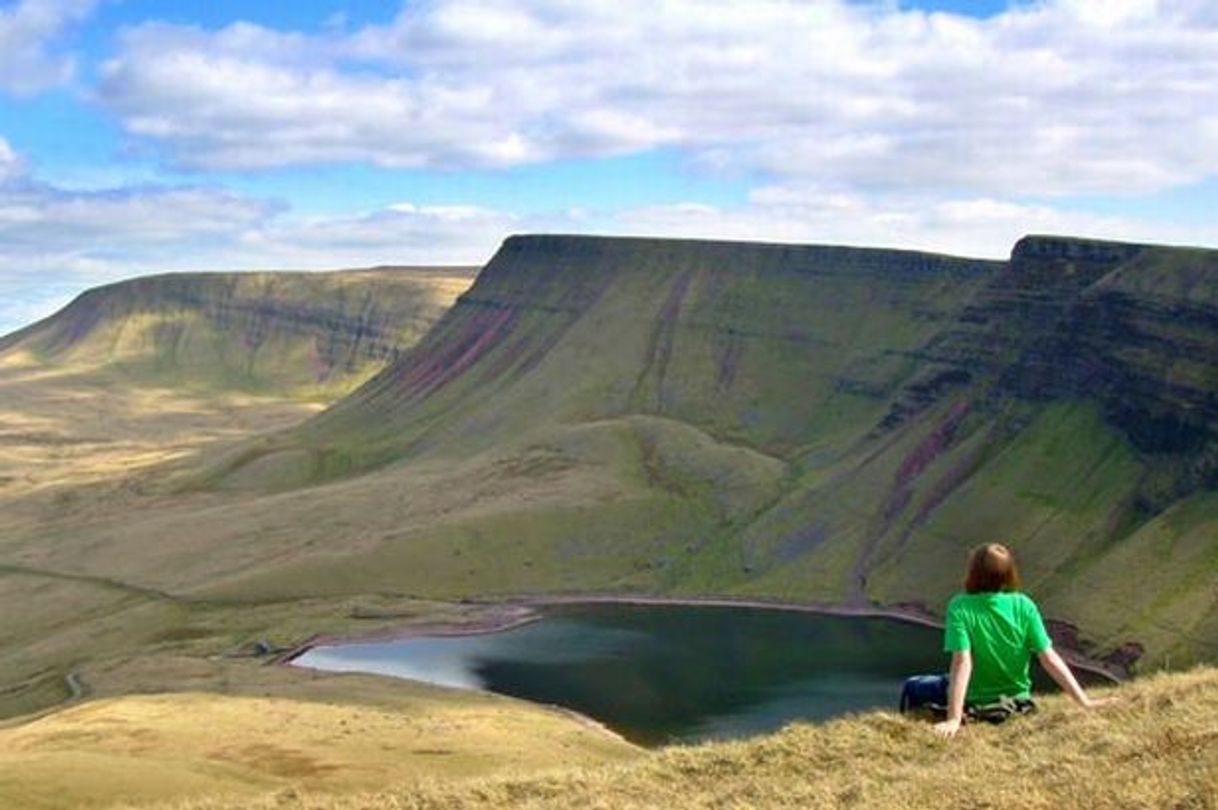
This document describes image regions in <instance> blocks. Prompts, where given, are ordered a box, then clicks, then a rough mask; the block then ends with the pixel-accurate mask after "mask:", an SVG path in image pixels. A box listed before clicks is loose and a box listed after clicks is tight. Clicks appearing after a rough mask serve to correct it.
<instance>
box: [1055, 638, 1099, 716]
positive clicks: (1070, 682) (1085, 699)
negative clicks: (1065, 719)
mask: <svg viewBox="0 0 1218 810" xmlns="http://www.w3.org/2000/svg"><path fill="white" fill-rule="evenodd" d="M1037 658H1038V659H1039V660H1040V665H1041V666H1042V667H1044V668H1045V672H1048V673H1049V677H1051V678H1053V680H1054V681H1056V682H1057V685H1058V686H1060V687H1061V688H1062V691H1063V692H1065V693H1066V694H1068V695H1069V696H1070V697H1072V698H1074V702H1075V703H1077V704H1078V705H1080V706H1082V707H1083V708H1085V709H1091V708H1094V707H1096V706H1100V705H1102V704H1104V703H1109V702H1110V701H1111V700H1112V699H1111V698H1108V699H1102V700H1096V699H1094V698H1092V697H1090V696H1089V695H1088V694H1087V693H1086V691H1084V690H1083V687H1082V686H1080V685H1079V682H1078V679H1077V678H1075V677H1074V673H1073V672H1071V671H1070V667H1069V665H1068V664H1066V662H1065V661H1064V660H1062V657H1061V656H1060V655H1058V653H1057V650H1055V649H1053V648H1052V647H1049V648H1047V649H1045V650H1042V651H1041V652H1040V653H1039V654H1038V655H1037Z"/></svg>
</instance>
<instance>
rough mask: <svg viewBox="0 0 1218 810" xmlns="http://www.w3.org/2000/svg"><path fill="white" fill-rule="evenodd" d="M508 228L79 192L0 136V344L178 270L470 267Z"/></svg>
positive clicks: (162, 193)
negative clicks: (31, 169) (40, 170)
mask: <svg viewBox="0 0 1218 810" xmlns="http://www.w3.org/2000/svg"><path fill="white" fill-rule="evenodd" d="M516 224H517V221H516V220H515V219H514V218H513V217H511V216H509V215H507V214H504V213H501V212H497V211H493V210H488V209H483V208H479V207H474V206H416V205H411V204H408V203H402V204H399V205H395V206H391V207H389V208H386V209H384V210H377V211H371V212H367V213H363V214H354V215H348V216H342V217H330V218H324V219H322V218H314V219H305V218H299V217H294V216H293V215H292V213H291V211H290V210H288V209H287V208H286V207H285V206H283V205H281V204H277V203H274V202H271V201H267V200H258V199H251V198H249V197H244V196H240V195H236V194H233V193H231V192H228V191H225V190H223V189H220V188H215V187H206V186H198V187H195V186H157V185H147V186H130V187H118V188H114V189H109V190H100V191H79V190H70V189H65V188H60V187H56V186H54V185H50V184H47V183H45V182H40V181H38V180H37V179H35V178H34V177H32V176H31V175H30V174H29V173H28V172H27V170H26V169H25V163H24V161H23V160H22V159H21V158H20V156H19V155H16V154H15V153H14V151H13V150H12V149H11V148H10V147H9V145H8V144H7V143H6V142H4V141H3V140H2V139H0V335H3V334H6V333H7V332H9V331H12V330H13V329H17V328H19V327H20V326H23V325H24V324H26V323H29V322H30V321H32V320H34V319H36V318H38V317H42V316H44V315H48V314H50V313H51V312H52V311H54V310H55V309H57V308H58V307H60V306H62V305H63V304H65V303H67V301H68V300H70V299H71V297H72V296H74V295H75V294H77V293H79V292H80V291H81V290H83V289H85V288H87V287H90V286H95V285H97V284H102V283H106V282H109V281H114V280H116V279H120V278H127V277H130V276H133V275H141V274H147V273H157V272H165V271H178V270H240V269H276V268H279V269H321V268H326V269H330V268H336V267H359V266H367V265H373V264H449V263H456V262H462V263H470V264H474V263H480V262H483V261H485V260H486V259H487V258H488V257H489V256H490V255H491V253H493V252H494V250H495V247H496V246H497V244H498V242H499V241H500V240H501V239H502V238H503V236H504V235H505V234H506V233H508V232H510V231H511V230H513V229H514V228H515V226H516Z"/></svg>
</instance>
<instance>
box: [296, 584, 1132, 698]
mask: <svg viewBox="0 0 1218 810" xmlns="http://www.w3.org/2000/svg"><path fill="white" fill-rule="evenodd" d="M464 604H467V605H471V606H480V607H484V608H485V611H484V612H483V613H482V614H480V615H479V616H477V617H476V618H474V619H473V620H471V621H469V622H460V623H458V622H451V621H449V622H425V623H420V624H415V625H408V626H402V627H389V628H381V629H378V630H374V631H370V632H368V633H357V634H341V635H320V634H319V635H316V636H312V637H310V638H308V639H306V640H305V641H303V642H301V643H300V644H298V645H296V646H294V647H292V648H291V649H290V650H288V651H287V652H286V653H284V654H282V655H280V656H278V657H277V658H276V659H275V661H274V663H276V664H286V665H292V662H293V661H295V660H296V659H297V658H299V657H300V656H302V655H304V654H305V653H306V652H308V651H309V650H311V649H313V648H314V647H323V646H340V645H343V644H358V643H371V642H377V641H395V640H400V639H410V638H421V637H452V636H475V635H488V634H492V633H503V632H507V631H508V630H514V629H516V628H518V627H522V626H524V625H526V624H531V623H533V622H536V621H539V620H540V619H541V618H542V617H543V612H542V611H543V609H544V608H547V607H560V606H578V605H635V606H639V607H666V606H667V607H723V608H750V609H758V610H780V611H786V612H792V613H812V614H817V615H822V616H842V617H857V618H875V619H889V620H893V621H900V622H906V623H910V624H918V625H921V626H923V627H931V628H935V629H942V627H943V621H942V619H940V618H939V617H937V616H935V615H934V614H932V613H930V612H928V611H926V610H925V609H922V608H920V607H918V606H908V605H900V606H898V605H892V606H882V605H849V604H841V603H832V602H791V601H783V600H778V599H773V600H771V599H766V598H764V597H730V596H653V595H645V594H566V595H559V594H530V595H521V596H508V597H504V598H502V599H485V600H467V601H466V602H465V603H464ZM1056 643H1057V647H1058V651H1059V652H1060V653H1061V654H1062V657H1063V658H1065V659H1066V661H1067V662H1068V663H1069V664H1070V666H1071V667H1073V668H1077V669H1080V670H1085V671H1087V672H1089V673H1091V674H1093V675H1098V676H1100V677H1102V678H1105V679H1107V680H1108V681H1110V682H1112V683H1113V684H1120V683H1122V682H1124V681H1125V680H1126V679H1127V676H1126V675H1124V674H1122V673H1119V672H1117V671H1114V670H1113V669H1112V668H1111V667H1109V666H1106V665H1105V664H1104V663H1103V662H1100V661H1096V660H1094V659H1091V658H1089V657H1087V655H1086V654H1085V653H1084V652H1082V651H1081V650H1078V649H1075V648H1073V647H1071V646H1070V645H1068V644H1064V643H1062V642H1060V641H1058V642H1056ZM910 674H911V675H916V674H920V673H913V672H911V673H910ZM594 722H595V721H594Z"/></svg>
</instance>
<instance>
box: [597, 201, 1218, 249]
mask: <svg viewBox="0 0 1218 810" xmlns="http://www.w3.org/2000/svg"><path fill="white" fill-rule="evenodd" d="M602 230H603V231H605V232H614V233H623V234H637V235H650V236H664V237H682V238H695V239H696V238H703V239H705V238H722V239H739V240H746V241H778V242H795V243H815V244H839V245H856V246H866V247H886V248H897V249H906V250H927V251H932V252H937V253H949V254H954V255H958V256H974V257H980V258H998V259H1000V258H1005V257H1006V256H1008V255H1009V253H1010V250H1011V248H1012V246H1014V244H1015V242H1016V241H1017V240H1018V239H1019V238H1020V237H1022V236H1026V235H1027V234H1029V233H1053V234H1066V235H1075V236H1081V237H1090V238H1101V239H1114V240H1118V241H1120V240H1124V241H1131V242H1161V243H1169V244H1198V243H1207V244H1218V223H1215V224H1214V225H1212V226H1209V227H1208V228H1200V229H1199V228H1197V227H1195V226H1191V225H1183V224H1180V225H1177V224H1172V223H1162V222H1147V221H1144V220H1139V219H1136V218H1131V217H1122V216H1099V215H1095V214H1089V213H1082V212H1079V211H1074V210H1071V209H1068V208H1060V207H1055V206H1052V205H1047V204H1021V203H1014V202H1009V201H1005V200H1001V199H996V198H992V197H937V196H932V195H925V194H903V193H901V194H861V193H851V192H842V191H840V190H833V189H827V188H820V187H815V186H801V187H789V186H773V187H767V188H763V189H759V190H757V191H755V192H754V193H753V194H752V195H751V197H750V200H749V202H748V204H747V205H744V206H740V207H736V208H718V207H714V206H707V205H701V204H678V205H666V206H654V207H649V208H642V209H636V210H632V211H626V212H622V213H620V214H618V215H617V216H615V217H613V218H612V219H611V220H610V222H609V223H608V224H606V225H603V226H602Z"/></svg>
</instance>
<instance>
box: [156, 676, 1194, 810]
mask: <svg viewBox="0 0 1218 810" xmlns="http://www.w3.org/2000/svg"><path fill="white" fill-rule="evenodd" d="M1116 694H1117V695H1118V698H1119V702H1118V703H1116V704H1115V705H1112V706H1108V707H1105V708H1104V709H1102V710H1098V711H1094V712H1090V713H1085V712H1083V711H1082V710H1080V709H1078V708H1076V707H1074V706H1073V705H1070V704H1068V703H1067V702H1066V700H1065V699H1064V698H1061V697H1054V698H1046V699H1043V700H1042V704H1041V710H1040V712H1039V713H1037V714H1035V715H1031V716H1028V717H1022V718H1018V719H1016V720H1014V721H1011V722H1009V723H1008V724H1006V725H1004V726H999V727H990V726H966V728H965V729H964V731H962V732H961V735H960V736H959V737H957V738H955V739H953V740H950V741H946V740H940V739H938V738H936V737H934V736H933V735H932V734H931V731H930V728H929V726H928V725H927V724H926V723H923V722H919V721H915V720H908V719H904V718H901V717H898V716H896V715H893V714H888V713H884V712H874V713H871V714H866V715H860V716H855V717H847V718H843V719H841V720H837V721H833V722H830V723H827V724H824V725H803V724H796V725H792V726H789V727H788V728H786V729H785V730H783V731H781V732H779V733H777V734H773V735H770V736H767V737H761V738H758V739H754V740H748V741H743V742H733V743H717V744H707V745H700V746H695V747H688V748H682V747H676V748H670V749H666V750H662V751H660V752H658V753H653V754H649V755H647V756H646V757H643V758H640V759H637V760H634V761H629V762H627V763H626V764H622V765H616V766H601V767H592V768H588V767H585V768H578V769H566V770H560V771H555V772H553V773H550V774H544V775H531V774H527V773H522V774H519V775H509V776H497V777H493V778H490V779H479V780H476V781H472V782H455V783H454V782H441V783H439V784H428V785H418V784H417V783H406V784H402V785H399V786H393V787H390V786H384V787H382V788H380V789H378V790H376V791H373V792H368V793H365V794H361V795H357V796H326V795H317V794H314V793H311V792H309V791H307V790H306V791H294V792H292V793H281V794H278V795H268V796H267V797H266V798H264V799H262V800H261V801H251V800H248V799H244V800H242V801H241V802H240V803H232V802H229V801H225V800H221V799H213V800H204V801H192V802H187V803H174V804H169V805H165V806H164V807H165V808H166V810H168V808H173V810H186V808H190V810H228V808H236V807H241V808H251V810H258V808H272V807H282V806H284V805H285V804H288V805H290V806H292V807H300V808H302V810H348V808H350V810H354V808H363V809H364V810H378V809H379V808H395V810H474V808H500V807H513V808H537V809H538V810H540V808H567V807H587V808H606V810H607V809H608V808H613V810H632V808H653V807H667V808H691V810H692V808H710V807H715V808H808V807H817V808H847V807H867V808H885V810H889V808H891V809H892V810H915V808H927V809H929V808H935V810H941V809H942V808H979V807H996V808H997V807H1001V808H1027V809H1028V810H1031V808H1043V809H1044V810H1049V808H1053V810H1057V809H1058V808H1086V810H1106V809H1107V808H1129V810H1133V809H1134V808H1138V810H1140V809H1141V808H1147V807H1196V808H1208V807H1215V806H1218V733H1216V732H1215V729H1214V724H1213V717H1214V712H1215V711H1218V672H1215V671H1214V670H1212V669H1201V670H1196V671H1194V672H1189V673H1183V674H1174V675H1164V676H1156V677H1151V678H1146V679H1143V680H1140V681H1138V682H1137V683H1135V684H1131V685H1127V686H1124V687H1121V688H1120V689H1119V690H1117V691H1116Z"/></svg>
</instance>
